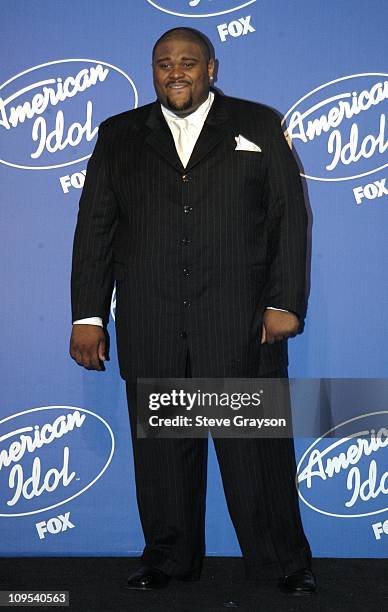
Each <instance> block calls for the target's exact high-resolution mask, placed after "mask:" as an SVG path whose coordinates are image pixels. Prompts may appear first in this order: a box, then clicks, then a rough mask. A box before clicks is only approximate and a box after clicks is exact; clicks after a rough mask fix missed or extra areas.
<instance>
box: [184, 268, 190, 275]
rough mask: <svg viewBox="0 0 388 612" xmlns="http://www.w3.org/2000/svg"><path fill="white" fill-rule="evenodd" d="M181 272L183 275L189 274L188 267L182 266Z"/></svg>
mask: <svg viewBox="0 0 388 612" xmlns="http://www.w3.org/2000/svg"><path fill="white" fill-rule="evenodd" d="M183 274H184V276H189V274H190V270H188V268H183Z"/></svg>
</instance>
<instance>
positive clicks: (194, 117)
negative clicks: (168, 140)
mask: <svg viewBox="0 0 388 612" xmlns="http://www.w3.org/2000/svg"><path fill="white" fill-rule="evenodd" d="M213 100H214V93H213V92H212V91H209V95H208V97H207V98H206V100H205V102H202V104H201V105H200V106H199V107H198V108H197V110H196V111H194V112H193V113H190V115H186V117H179V116H178V115H176V114H175V113H174V112H173V111H172V110H170V109H169V108H166V106H163V104H161V105H160V106H161V108H162V113H163V115H164V117H165V119H166V121H179V120H180V119H187V121H188V123H189V125H203V123H204V121H205V119H206V117H207V115H208V113H209V111H210V108H211V106H212V104H213Z"/></svg>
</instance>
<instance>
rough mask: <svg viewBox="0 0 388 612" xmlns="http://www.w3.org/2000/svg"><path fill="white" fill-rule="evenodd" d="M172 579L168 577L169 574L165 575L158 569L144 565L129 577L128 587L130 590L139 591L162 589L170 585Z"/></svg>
mask: <svg viewBox="0 0 388 612" xmlns="http://www.w3.org/2000/svg"><path fill="white" fill-rule="evenodd" d="M170 578H171V576H168V574H165V573H164V572H162V571H161V570H159V569H157V568H156V567H149V566H148V565H142V566H141V567H139V569H138V570H136V572H134V573H133V574H131V575H130V576H129V578H128V582H127V586H128V588H129V589H137V590H139V591H151V590H153V589H162V588H163V587H165V586H167V585H168V583H169V582H170Z"/></svg>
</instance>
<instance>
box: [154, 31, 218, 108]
mask: <svg viewBox="0 0 388 612" xmlns="http://www.w3.org/2000/svg"><path fill="white" fill-rule="evenodd" d="M152 69H153V77H154V86H155V90H156V94H157V96H158V99H159V100H160V102H161V103H162V104H163V105H164V106H166V107H167V108H170V109H171V110H172V111H173V112H174V113H176V114H177V115H180V116H182V117H183V116H185V115H189V114H190V113H192V112H194V111H195V110H196V109H197V108H198V107H199V106H200V105H201V104H202V102H204V101H205V100H206V98H207V97H208V94H209V88H210V84H211V81H212V79H213V74H214V57H213V53H212V47H211V45H210V44H209V43H208V41H207V39H206V38H205V36H204V35H203V34H201V32H198V31H197V30H194V29H192V28H174V29H173V30H168V31H167V32H165V33H164V34H162V36H161V37H160V38H159V39H158V40H157V41H156V43H155V46H154V48H153V51H152Z"/></svg>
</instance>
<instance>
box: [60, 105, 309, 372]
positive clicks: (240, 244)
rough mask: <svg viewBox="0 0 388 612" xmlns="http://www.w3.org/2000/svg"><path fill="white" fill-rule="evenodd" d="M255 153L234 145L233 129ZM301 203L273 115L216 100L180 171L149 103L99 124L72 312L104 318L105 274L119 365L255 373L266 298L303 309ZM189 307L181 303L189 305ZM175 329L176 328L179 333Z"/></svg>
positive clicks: (81, 219) (273, 352)
mask: <svg viewBox="0 0 388 612" xmlns="http://www.w3.org/2000/svg"><path fill="white" fill-rule="evenodd" d="M238 134H242V135H243V136H244V137H246V138H248V139H249V140H251V141H253V142H255V143H257V144H258V145H259V146H260V148H261V150H262V153H256V152H252V151H235V146H236V142H235V136H236V135H238ZM305 242H306V211H305V206H304V201H303V194H302V188H301V182H300V178H299V172H298V168H297V165H296V162H295V160H294V158H293V156H292V154H291V152H290V150H289V147H288V145H287V144H286V141H285V139H284V136H283V133H282V130H281V128H280V125H279V120H278V117H277V116H276V115H275V113H274V112H273V111H271V110H270V109H268V108H267V107H265V106H262V105H260V104H254V103H251V102H245V101H242V100H237V99H233V98H229V97H223V96H219V95H216V96H215V100H214V103H213V106H212V108H211V110H210V113H209V115H208V117H207V119H206V122H205V125H204V128H203V130H202V132H201V134H200V136H199V139H198V141H197V143H196V146H195V147H194V150H193V153H192V155H191V158H190V160H189V163H188V166H187V168H186V169H184V168H183V166H182V164H181V162H180V160H179V158H178V155H177V153H176V150H175V146H174V142H173V138H172V135H171V132H170V130H169V129H168V126H167V124H166V122H165V120H164V118H163V115H162V113H161V110H160V105H159V104H158V103H155V104H150V105H147V106H144V107H141V108H139V109H136V110H134V111H129V112H127V113H123V114H121V115H118V116H116V117H112V118H110V119H108V120H107V121H105V122H104V123H103V124H102V125H101V127H100V131H99V138H98V142H97V145H96V148H95V151H94V153H93V156H92V158H91V159H90V161H89V164H88V171H87V176H86V182H85V186H84V189H83V193H82V197H81V201H80V210H79V216H78V222H77V228H76V234H75V241H74V251H73V271H72V309H73V313H72V314H73V320H76V319H82V318H86V317H89V316H101V317H102V318H103V319H104V320H105V321H106V320H107V318H108V314H109V303H110V296H111V291H112V286H113V282H114V280H116V284H117V295H116V304H117V306H116V328H117V340H118V354H119V362H120V370H121V374H122V376H123V377H124V378H126V379H131V378H136V377H140V376H143V377H144V376H161V377H162V376H183V374H184V368H185V355H186V350H187V348H189V350H190V354H191V356H192V368H193V375H194V376H215V377H216V376H233V377H239V376H257V375H258V374H259V372H261V373H264V372H268V371H271V370H274V369H276V368H279V367H281V366H284V365H286V349H285V346H284V345H282V346H281V345H275V346H273V347H268V346H266V347H264V348H263V352H262V359H261V360H260V328H261V317H262V312H263V309H264V308H265V306H267V305H271V306H274V307H278V308H285V309H288V310H291V311H294V312H296V313H297V314H299V315H301V316H303V312H304V280H305ZM185 304H186V305H185ZM182 332H185V333H184V334H182Z"/></svg>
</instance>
